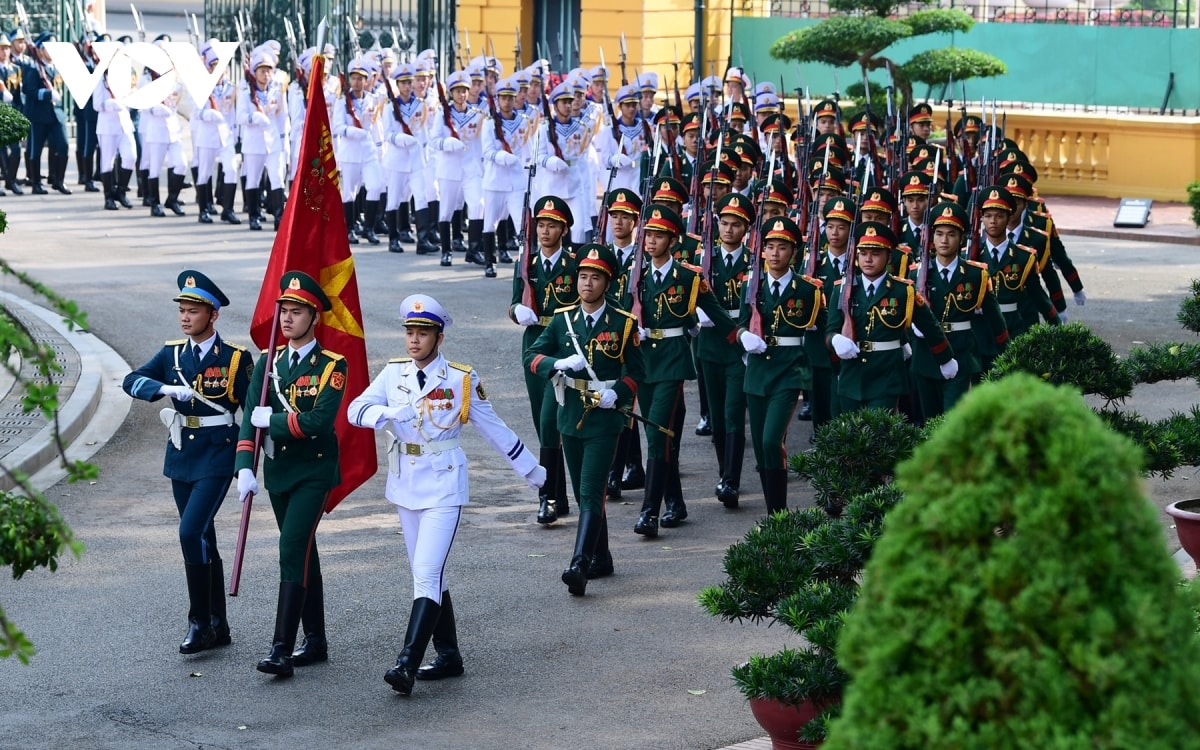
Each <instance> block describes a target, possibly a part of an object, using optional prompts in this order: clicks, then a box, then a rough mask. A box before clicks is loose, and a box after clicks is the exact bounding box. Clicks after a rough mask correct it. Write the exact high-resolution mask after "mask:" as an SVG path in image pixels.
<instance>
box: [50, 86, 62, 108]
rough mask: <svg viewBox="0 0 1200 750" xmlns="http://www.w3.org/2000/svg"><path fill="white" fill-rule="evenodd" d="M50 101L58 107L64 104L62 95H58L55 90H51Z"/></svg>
mask: <svg viewBox="0 0 1200 750" xmlns="http://www.w3.org/2000/svg"><path fill="white" fill-rule="evenodd" d="M50 101H52V102H54V104H55V105H56V106H57V105H59V104H62V94H60V93H58V92H57V91H55V90H54V89H50Z"/></svg>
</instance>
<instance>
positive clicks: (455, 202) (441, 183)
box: [438, 176, 483, 221]
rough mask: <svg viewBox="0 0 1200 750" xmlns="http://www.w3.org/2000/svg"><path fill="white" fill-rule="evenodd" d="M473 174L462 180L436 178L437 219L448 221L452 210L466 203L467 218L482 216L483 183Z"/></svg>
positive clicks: (452, 212)
mask: <svg viewBox="0 0 1200 750" xmlns="http://www.w3.org/2000/svg"><path fill="white" fill-rule="evenodd" d="M480 182H481V181H480V179H479V178H478V177H475V176H468V177H467V178H466V179H463V180H438V194H439V196H440V198H441V203H439V204H438V214H439V215H438V221H450V219H452V218H454V212H455V211H457V210H458V209H460V208H462V206H463V202H464V201H465V202H466V204H467V218H468V219H482V218H483V185H481V184H480Z"/></svg>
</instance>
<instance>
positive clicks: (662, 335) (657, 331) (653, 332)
mask: <svg viewBox="0 0 1200 750" xmlns="http://www.w3.org/2000/svg"><path fill="white" fill-rule="evenodd" d="M685 333H687V329H686V328H651V329H650V338H652V339H654V340H655V341H657V340H658V339H673V338H675V337H676V336H682V335H683V334H685Z"/></svg>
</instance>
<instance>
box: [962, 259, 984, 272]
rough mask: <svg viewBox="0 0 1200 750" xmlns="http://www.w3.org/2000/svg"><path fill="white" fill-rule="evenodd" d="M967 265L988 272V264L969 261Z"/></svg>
mask: <svg viewBox="0 0 1200 750" xmlns="http://www.w3.org/2000/svg"><path fill="white" fill-rule="evenodd" d="M967 265H968V266H975V267H976V268H982V269H983V270H984V271H987V270H988V267H987V263H980V262H979V261H977V260H968V261H967Z"/></svg>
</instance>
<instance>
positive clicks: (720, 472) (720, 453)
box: [712, 432, 727, 500]
mask: <svg viewBox="0 0 1200 750" xmlns="http://www.w3.org/2000/svg"><path fill="white" fill-rule="evenodd" d="M726 434H727V433H724V432H718V433H716V434H714V435H713V436H712V444H713V449H715V450H716V452H717V485H716V486H717V489H716V493H717V499H718V500H719V499H720V496H721V482H722V481H724V479H725V436H726Z"/></svg>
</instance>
